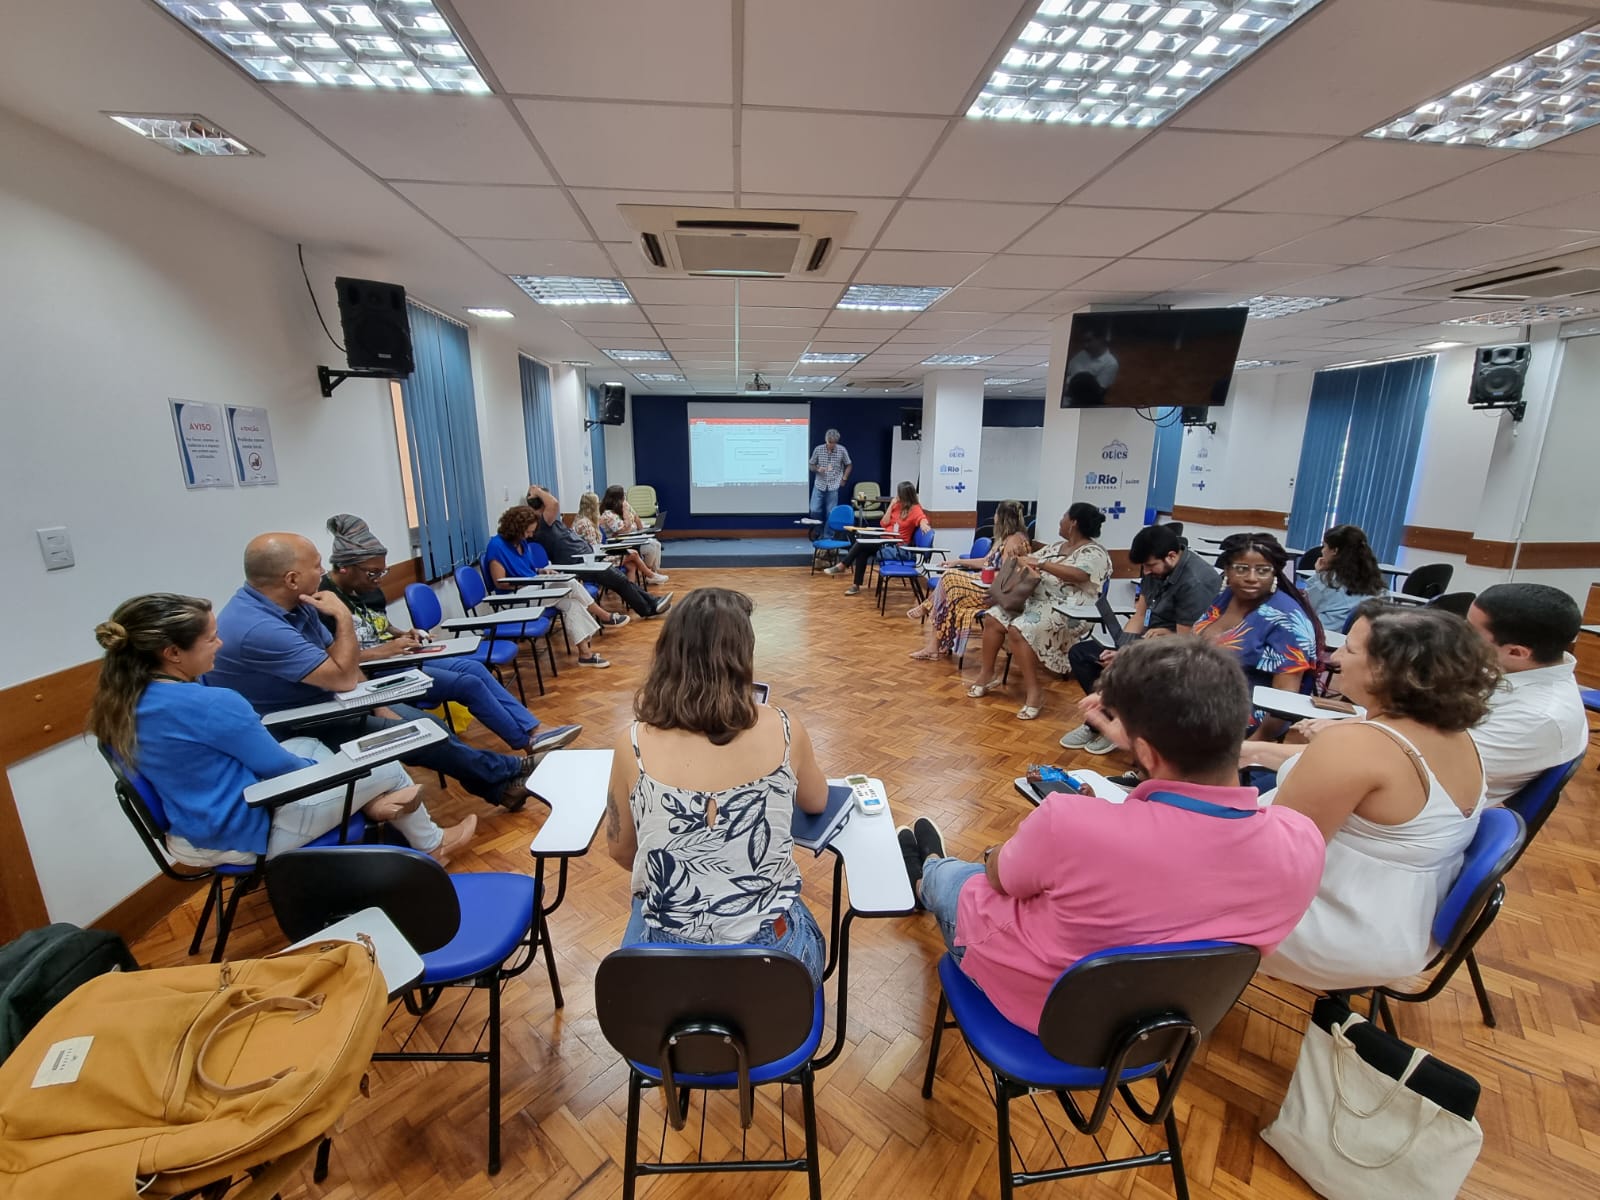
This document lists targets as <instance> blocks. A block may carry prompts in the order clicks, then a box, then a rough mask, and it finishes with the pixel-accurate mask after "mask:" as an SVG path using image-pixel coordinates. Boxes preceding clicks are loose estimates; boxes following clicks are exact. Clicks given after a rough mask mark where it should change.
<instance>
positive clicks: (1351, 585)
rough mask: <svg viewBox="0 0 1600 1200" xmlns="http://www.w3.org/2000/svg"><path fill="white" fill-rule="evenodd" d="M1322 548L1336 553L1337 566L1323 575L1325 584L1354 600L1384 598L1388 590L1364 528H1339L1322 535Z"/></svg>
mask: <svg viewBox="0 0 1600 1200" xmlns="http://www.w3.org/2000/svg"><path fill="white" fill-rule="evenodd" d="M1322 545H1323V546H1324V547H1325V548H1326V549H1328V550H1331V551H1333V562H1332V563H1330V564H1329V565H1328V569H1327V570H1326V571H1323V572H1322V577H1323V579H1324V581H1325V582H1327V583H1331V584H1333V585H1334V586H1335V587H1341V588H1343V589H1344V590H1345V591H1347V592H1349V593H1350V594H1351V595H1352V596H1381V595H1382V594H1383V593H1384V592H1385V591H1387V590H1388V588H1387V585H1386V584H1385V583H1384V582H1383V573H1382V572H1381V571H1379V570H1378V556H1377V555H1376V554H1374V553H1373V552H1372V544H1371V543H1370V542H1368V541H1367V534H1366V531H1365V530H1363V529H1362V528H1361V526H1359V525H1335V526H1334V527H1333V528H1332V529H1330V530H1328V532H1327V533H1325V534H1323V535H1322Z"/></svg>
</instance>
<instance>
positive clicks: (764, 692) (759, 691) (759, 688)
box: [750, 683, 772, 704]
mask: <svg viewBox="0 0 1600 1200" xmlns="http://www.w3.org/2000/svg"><path fill="white" fill-rule="evenodd" d="M771 691H772V689H771V688H770V687H768V686H767V685H766V684H764V683H752V684H751V685H750V695H751V698H752V699H754V700H755V702H756V703H757V704H765V703H766V702H767V696H768V695H769V694H770V693H771Z"/></svg>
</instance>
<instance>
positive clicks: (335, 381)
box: [317, 367, 403, 400]
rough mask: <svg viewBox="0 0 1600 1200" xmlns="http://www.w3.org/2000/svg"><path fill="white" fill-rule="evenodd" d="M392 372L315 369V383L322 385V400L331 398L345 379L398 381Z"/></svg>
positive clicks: (398, 376)
mask: <svg viewBox="0 0 1600 1200" xmlns="http://www.w3.org/2000/svg"><path fill="white" fill-rule="evenodd" d="M400 378H403V377H402V376H400V375H396V374H394V372H392V371H336V370H334V369H333V368H332V367H318V368H317V382H318V383H320V384H321V385H322V397H323V399H325V400H326V399H329V398H331V397H332V396H333V389H334V388H336V387H338V386H339V385H340V384H341V383H343V382H344V381H345V380H346V379H400Z"/></svg>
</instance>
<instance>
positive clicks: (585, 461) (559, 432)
mask: <svg viewBox="0 0 1600 1200" xmlns="http://www.w3.org/2000/svg"><path fill="white" fill-rule="evenodd" d="M550 398H551V403H552V408H553V410H554V415H555V431H556V476H557V478H556V481H555V483H554V484H553V485H552V484H551V483H548V482H545V486H546V487H552V486H553V487H554V489H555V493H556V499H558V500H560V501H561V511H562V512H563V513H576V512H577V511H578V497H579V496H580V495H582V494H583V493H584V492H586V491H588V490H589V489H590V488H591V487H593V486H594V471H593V469H592V468H591V467H590V465H589V435H588V433H587V431H586V430H585V429H584V427H583V423H584V421H585V420H586V419H587V418H588V415H589V395H588V389H587V385H586V384H585V382H584V372H583V368H581V367H569V366H566V365H565V364H563V363H555V364H553V365H552V366H551V368H550ZM535 482H543V481H537V480H536V481H535Z"/></svg>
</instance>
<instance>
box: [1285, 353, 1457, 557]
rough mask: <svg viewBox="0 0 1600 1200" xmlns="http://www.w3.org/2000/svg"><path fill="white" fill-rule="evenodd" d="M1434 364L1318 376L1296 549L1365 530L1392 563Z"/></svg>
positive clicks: (1293, 516) (1404, 363)
mask: <svg viewBox="0 0 1600 1200" xmlns="http://www.w3.org/2000/svg"><path fill="white" fill-rule="evenodd" d="M1433 366H1434V359H1433V358H1432V357H1431V356H1429V357H1427V358H1407V359H1402V360H1400V361H1399V362H1388V363H1375V364H1373V365H1372V366H1370V367H1351V368H1348V369H1346V370H1342V371H1318V372H1317V375H1316V378H1315V379H1314V380H1313V381H1312V385H1311V407H1310V411H1309V412H1308V413H1307V415H1306V432H1305V438H1304V440H1303V441H1302V442H1301V446H1300V468H1299V471H1298V473H1297V475H1296V478H1295V488H1294V511H1293V512H1292V513H1290V515H1289V543H1290V545H1293V546H1315V545H1317V544H1318V543H1319V542H1320V541H1321V540H1322V534H1323V532H1324V531H1325V530H1327V529H1328V528H1330V527H1331V526H1334V525H1359V526H1361V528H1362V529H1364V530H1365V531H1366V534H1367V540H1368V541H1369V542H1371V543H1372V549H1373V551H1374V552H1375V553H1376V554H1377V555H1378V558H1379V559H1380V560H1382V561H1384V562H1390V561H1393V558H1394V555H1395V552H1396V551H1397V550H1399V548H1400V538H1401V535H1402V534H1403V533H1404V532H1405V522H1406V506H1407V505H1408V504H1409V503H1410V500H1411V481H1412V477H1413V475H1414V474H1415V473H1416V466H1417V449H1418V447H1419V446H1420V445H1421V444H1422V425H1423V422H1424V420H1425V419H1426V418H1427V414H1428V396H1429V393H1430V392H1431V391H1432V388H1433Z"/></svg>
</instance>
